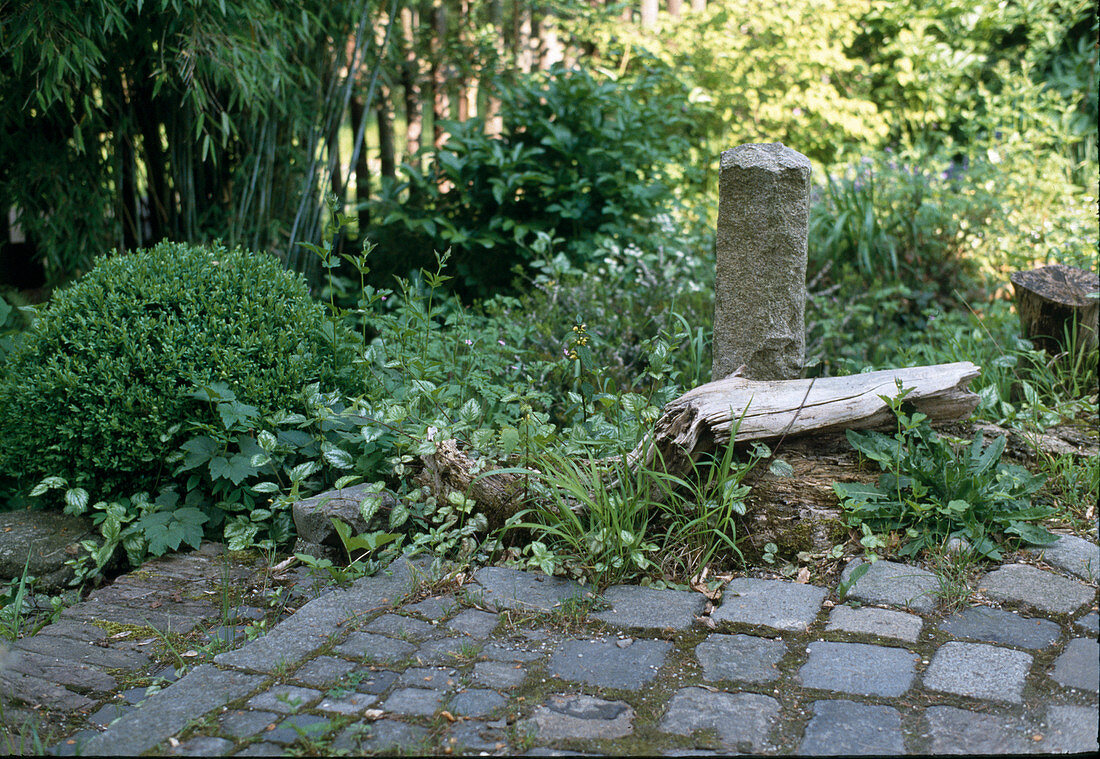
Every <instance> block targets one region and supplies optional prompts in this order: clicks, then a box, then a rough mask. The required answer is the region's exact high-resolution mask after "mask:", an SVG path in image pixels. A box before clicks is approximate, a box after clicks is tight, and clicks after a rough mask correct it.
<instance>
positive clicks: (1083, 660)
mask: <svg viewBox="0 0 1100 759" xmlns="http://www.w3.org/2000/svg"><path fill="white" fill-rule="evenodd" d="M1050 676H1051V677H1052V678H1053V679H1054V681H1055V682H1057V683H1058V684H1059V685H1061V686H1063V687H1066V688H1076V689H1077V690H1085V691H1090V692H1092V693H1096V692H1097V691H1100V643H1098V642H1097V641H1096V640H1094V639H1093V638H1074V639H1073V640H1071V641H1070V642H1069V643H1067V644H1066V648H1065V650H1064V651H1063V652H1062V654H1061V656H1059V657H1058V658H1057V659H1056V660H1055V662H1054V669H1053V670H1052V671H1051V673H1050Z"/></svg>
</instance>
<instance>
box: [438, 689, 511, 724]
mask: <svg viewBox="0 0 1100 759" xmlns="http://www.w3.org/2000/svg"><path fill="white" fill-rule="evenodd" d="M504 703H505V698H504V696H502V695H500V694H499V693H497V692H496V691H495V690H489V689H488V688H470V689H468V690H464V691H462V692H461V693H456V694H455V695H453V696H451V701H450V704H449V706H450V711H451V712H452V713H454V714H455V715H457V716H460V717H470V718H476V717H484V716H486V715H487V714H489V713H490V712H491V711H493V709H496V708H497V707H499V706H503V705H504Z"/></svg>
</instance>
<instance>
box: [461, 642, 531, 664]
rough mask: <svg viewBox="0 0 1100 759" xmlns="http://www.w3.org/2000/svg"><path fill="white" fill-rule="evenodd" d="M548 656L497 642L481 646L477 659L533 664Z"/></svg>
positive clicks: (518, 646)
mask: <svg viewBox="0 0 1100 759" xmlns="http://www.w3.org/2000/svg"><path fill="white" fill-rule="evenodd" d="M548 654H549V652H548V651H530V650H528V649H527V648H526V647H522V646H520V645H512V644H510V643H508V642H503V641H498V642H494V643H487V644H486V645H485V646H483V647H482V649H481V651H479V652H478V658H481V659H492V660H493V661H512V662H533V661H537V660H539V659H541V658H543V657H544V656H547V655H548Z"/></svg>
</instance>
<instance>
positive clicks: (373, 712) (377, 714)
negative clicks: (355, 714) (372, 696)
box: [363, 709, 385, 722]
mask: <svg viewBox="0 0 1100 759" xmlns="http://www.w3.org/2000/svg"><path fill="white" fill-rule="evenodd" d="M384 714H385V712H384V711H382V710H381V709H367V710H366V711H364V712H363V719H369V720H371V721H372V722H373V721H374V720H376V719H382V716H383V715H384Z"/></svg>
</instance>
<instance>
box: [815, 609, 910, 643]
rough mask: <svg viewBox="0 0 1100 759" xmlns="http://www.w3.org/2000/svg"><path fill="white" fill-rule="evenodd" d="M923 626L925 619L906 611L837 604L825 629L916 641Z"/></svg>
mask: <svg viewBox="0 0 1100 759" xmlns="http://www.w3.org/2000/svg"><path fill="white" fill-rule="evenodd" d="M923 626H924V620H923V619H921V618H920V617H918V616H917V615H916V614H909V613H907V612H904V611H892V610H890V609H876V608H874V607H873V606H863V607H860V608H858V609H853V608H852V607H851V606H837V607H835V608H834V609H833V610H832V612H830V613H829V623H828V624H827V625H826V626H825V629H826V630H838V631H840V632H848V633H855V634H857V635H860V634H861V635H877V636H879V637H880V638H896V639H898V640H904V641H906V642H909V643H916V642H917V638H919V637H920V631H921V628H922V627H923Z"/></svg>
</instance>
